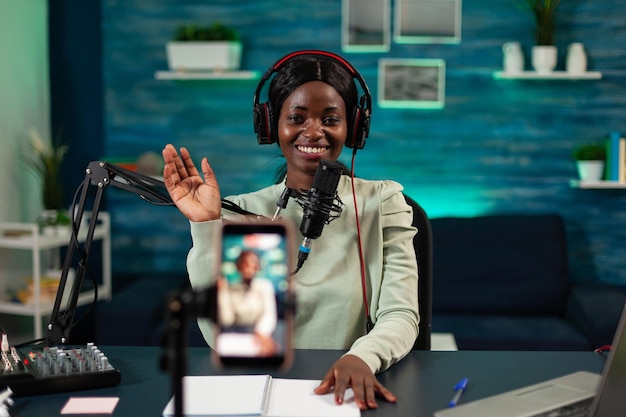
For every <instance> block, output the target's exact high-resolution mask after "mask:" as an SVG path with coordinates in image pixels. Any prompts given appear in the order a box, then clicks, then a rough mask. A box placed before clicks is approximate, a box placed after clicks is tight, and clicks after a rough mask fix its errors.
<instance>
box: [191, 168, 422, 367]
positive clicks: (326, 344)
mask: <svg viewBox="0 0 626 417" xmlns="http://www.w3.org/2000/svg"><path fill="white" fill-rule="evenodd" d="M354 181H355V188H356V190H357V204H358V208H359V222H360V228H361V238H362V242H363V253H364V259H365V265H366V267H365V270H366V277H367V297H368V301H369V306H370V315H371V317H372V320H373V321H374V323H375V326H374V329H373V330H372V331H371V332H370V333H369V334H367V335H366V334H365V309H364V307H363V294H362V290H361V273H360V267H359V255H358V249H357V248H358V247H357V228H356V220H355V214H354V203H353V197H352V190H351V183H350V178H349V177H348V176H345V175H343V176H342V177H341V180H340V182H339V186H338V188H337V192H338V195H339V197H340V199H341V200H342V201H343V203H344V205H343V211H342V213H341V216H340V217H339V218H338V219H335V220H333V221H332V222H331V223H330V224H328V225H326V226H325V227H324V230H323V231H322V235H321V236H320V237H319V238H318V239H315V240H313V243H312V246H311V252H310V254H309V257H308V259H307V261H306V262H305V263H304V265H303V267H302V269H300V271H299V272H298V273H297V274H296V275H295V276H294V279H295V290H296V320H295V329H294V347H295V348H301V349H345V350H348V353H351V354H354V355H357V356H358V357H360V358H361V359H363V360H364V361H365V362H366V363H367V364H368V366H369V367H370V369H371V370H372V372H375V373H376V372H381V371H383V370H385V369H387V368H389V367H390V366H391V365H393V364H394V363H396V362H397V361H399V360H400V359H402V358H403V357H404V356H405V355H406V354H407V353H408V352H409V351H410V350H411V347H412V346H413V343H414V341H415V339H416V337H417V333H418V322H419V313H418V308H417V304H418V301H417V262H416V257H415V251H414V247H413V241H412V239H413V236H414V235H415V228H414V227H412V226H411V222H412V211H411V207H410V206H409V205H407V204H406V202H405V200H404V196H403V195H402V186H401V185H400V184H398V183H396V182H393V181H367V180H363V179H358V178H355V180H354ZM283 190H284V184H280V185H274V186H270V187H267V188H264V189H262V190H259V191H256V192H253V193H249V194H243V195H239V196H233V197H228V199H229V200H230V201H233V202H234V203H236V204H238V205H239V206H241V207H242V208H244V209H245V210H248V211H251V212H253V213H256V214H260V215H263V216H267V217H272V216H273V214H274V212H275V210H276V201H277V200H278V198H279V197H280V194H281V193H282V192H283ZM222 215H223V217H224V218H229V219H231V218H234V217H233V215H232V214H231V213H230V212H226V211H223V212H222ZM280 215H281V217H283V218H284V219H289V220H291V221H292V222H293V224H294V228H295V230H296V236H297V239H296V242H294V245H295V246H296V248H294V254H295V253H297V246H299V244H300V243H301V235H300V233H299V231H298V228H299V226H300V221H301V220H302V208H301V207H300V206H299V205H298V204H297V203H296V202H295V201H293V200H290V201H289V203H288V205H287V208H286V209H284V210H282V211H281V214H280ZM220 227H221V221H210V222H202V223H194V222H192V223H191V235H192V239H193V248H192V249H191V251H190V252H189V256H188V258H187V269H188V273H189V278H190V281H191V284H192V286H193V287H194V288H202V287H206V286H208V285H210V284H212V283H213V280H214V277H213V274H211V273H209V271H215V266H216V265H215V264H214V262H216V260H217V258H216V256H217V254H215V253H214V249H213V245H212V242H213V239H215V238H216V237H217V236H219V232H220ZM198 322H199V326H200V329H201V331H202V333H203V335H204V337H205V339H206V340H207V342H208V343H209V345H212V344H213V333H212V329H211V325H210V323H209V322H208V321H207V320H205V319H200V320H199V321H198Z"/></svg>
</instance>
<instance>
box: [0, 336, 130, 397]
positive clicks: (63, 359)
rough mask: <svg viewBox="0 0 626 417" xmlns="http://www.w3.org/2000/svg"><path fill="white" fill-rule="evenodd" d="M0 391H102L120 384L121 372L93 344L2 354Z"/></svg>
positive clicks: (30, 392) (32, 392) (16, 394)
mask: <svg viewBox="0 0 626 417" xmlns="http://www.w3.org/2000/svg"><path fill="white" fill-rule="evenodd" d="M0 361H1V363H0V389H5V388H6V387H9V388H11V390H12V391H13V393H14V395H15V396H16V397H18V396H28V395H39V394H51V393H55V392H66V391H77V390H84V389H93V388H104V387H110V386H114V385H117V384H119V382H120V381H121V374H120V372H119V371H118V370H117V369H115V368H114V367H113V366H112V365H111V364H110V363H109V359H108V358H107V356H106V355H105V354H104V352H102V351H101V350H100V349H99V348H98V347H97V346H96V345H94V344H93V343H88V344H87V345H85V346H81V347H68V346H62V347H61V346H48V347H44V348H39V349H32V350H30V351H22V350H18V349H16V348H15V347H10V348H9V349H7V350H3V351H2V352H1V359H0Z"/></svg>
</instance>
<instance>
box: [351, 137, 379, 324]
mask: <svg viewBox="0 0 626 417" xmlns="http://www.w3.org/2000/svg"><path fill="white" fill-rule="evenodd" d="M356 150H357V148H356V147H354V148H353V149H352V162H351V166H350V180H351V183H352V201H353V202H354V217H355V219H356V236H357V247H358V250H359V266H360V269H361V290H362V292H363V306H364V307H365V330H366V332H367V333H369V332H370V330H372V329H373V328H374V323H373V322H372V317H371V316H370V307H369V304H368V302H367V286H366V279H365V260H364V256H363V243H362V239H361V223H360V221H359V209H358V205H357V201H356V190H355V188H354V160H355V157H356Z"/></svg>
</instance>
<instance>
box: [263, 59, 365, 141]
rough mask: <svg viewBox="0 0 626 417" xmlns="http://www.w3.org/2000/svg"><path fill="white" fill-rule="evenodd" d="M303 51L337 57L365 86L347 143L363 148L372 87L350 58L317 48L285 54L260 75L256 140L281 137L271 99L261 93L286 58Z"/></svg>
mask: <svg viewBox="0 0 626 417" xmlns="http://www.w3.org/2000/svg"><path fill="white" fill-rule="evenodd" d="M302 55H310V56H319V57H323V58H327V59H329V60H331V61H335V62H336V63H338V64H339V65H341V66H342V67H344V68H345V69H346V70H347V71H348V72H349V73H350V75H351V76H352V78H353V79H355V80H357V81H358V83H359V84H360V85H361V89H362V90H363V92H364V94H363V96H361V97H360V98H359V100H358V102H357V105H356V108H355V109H354V113H353V115H352V116H353V117H352V119H350V120H351V121H352V126H348V128H349V130H348V135H349V136H348V138H347V139H346V144H345V145H346V146H347V147H348V148H356V149H362V148H363V146H365V139H367V136H368V135H369V129H370V119H371V114H372V96H371V94H370V91H369V88H368V87H367V84H366V83H365V80H364V79H363V77H362V76H361V74H359V72H358V71H357V70H356V68H354V67H353V66H352V65H351V64H350V63H349V62H348V61H346V60H345V59H343V58H342V57H340V56H338V55H335V54H333V53H330V52H326V51H317V50H303V51H296V52H293V53H291V54H289V55H286V56H284V57H283V58H281V59H279V60H278V61H276V63H275V64H274V65H272V66H271V67H270V68H269V69H268V70H267V71H266V72H265V74H264V75H263V77H262V78H261V81H260V82H259V85H258V86H257V89H256V92H255V94H254V104H253V113H254V131H255V132H256V134H257V140H258V141H259V144H261V145H268V144H271V143H275V142H277V141H278V137H277V134H276V132H274V131H273V129H272V126H274V119H273V117H274V115H273V109H272V106H271V104H270V102H269V101H267V102H265V103H260V96H261V91H262V89H263V86H264V85H265V83H266V82H267V80H269V79H270V77H271V76H272V74H274V73H276V72H278V71H280V69H281V68H282V67H283V66H284V65H285V63H286V62H288V61H289V60H291V59H292V58H295V57H299V56H302ZM346 110H348V109H346Z"/></svg>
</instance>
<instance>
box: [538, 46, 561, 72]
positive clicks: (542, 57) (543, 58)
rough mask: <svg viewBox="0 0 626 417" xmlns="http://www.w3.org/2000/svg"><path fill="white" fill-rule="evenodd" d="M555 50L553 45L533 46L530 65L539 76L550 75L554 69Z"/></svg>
mask: <svg viewBox="0 0 626 417" xmlns="http://www.w3.org/2000/svg"><path fill="white" fill-rule="evenodd" d="M556 61H557V49H556V46H554V45H535V46H533V49H532V64H533V68H534V69H535V71H537V72H538V73H540V74H550V73H551V72H552V71H554V69H555V68H556Z"/></svg>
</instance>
